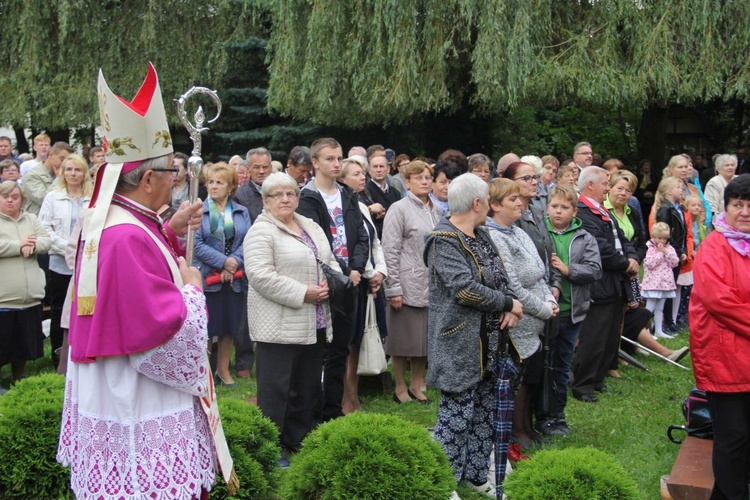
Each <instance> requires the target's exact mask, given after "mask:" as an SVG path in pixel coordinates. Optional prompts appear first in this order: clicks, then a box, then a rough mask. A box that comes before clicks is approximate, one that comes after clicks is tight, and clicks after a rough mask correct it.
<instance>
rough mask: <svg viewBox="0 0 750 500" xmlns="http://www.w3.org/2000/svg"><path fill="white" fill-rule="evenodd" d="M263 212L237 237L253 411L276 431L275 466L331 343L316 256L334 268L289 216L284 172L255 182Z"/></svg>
mask: <svg viewBox="0 0 750 500" xmlns="http://www.w3.org/2000/svg"><path fill="white" fill-rule="evenodd" d="M261 194H262V196H263V206H264V209H263V212H262V213H261V214H260V215H259V216H258V218H257V219H255V222H254V223H253V226H252V227H251V228H250V230H249V231H248V233H247V236H245V242H244V255H245V270H246V274H247V279H248V284H249V287H248V294H247V296H248V305H247V309H248V326H249V329H250V337H251V338H252V339H253V341H255V342H256V362H255V370H256V377H257V380H258V407H259V408H260V410H261V411H262V412H263V414H264V415H265V416H267V417H268V418H270V419H271V420H272V421H273V422H274V423H275V424H276V425H277V426H278V428H279V431H280V435H279V439H280V441H281V462H280V465H281V466H282V467H286V466H288V457H289V456H290V454H292V453H294V452H295V451H296V450H297V449H298V448H299V446H300V443H301V442H302V439H304V437H305V436H306V435H307V433H308V432H310V430H311V429H312V426H313V421H314V417H315V409H316V408H317V407H318V406H319V405H318V401H319V398H320V387H321V384H320V374H321V367H322V366H323V347H324V346H325V343H326V341H330V340H331V338H332V335H333V334H332V330H331V312H330V309H329V307H328V284H327V282H326V277H325V275H324V274H323V271H322V269H321V267H320V265H318V259H320V261H321V262H324V263H326V264H328V265H329V266H331V267H332V268H333V269H335V270H337V271H339V272H340V271H341V268H340V267H339V264H338V262H337V261H336V258H335V257H334V256H333V253H332V252H331V247H330V245H329V244H328V239H327V238H326V235H325V233H323V230H322V229H321V228H320V226H318V225H317V224H316V223H315V222H313V221H312V220H311V219H308V218H307V217H303V216H301V215H299V214H297V213H295V210H296V209H297V203H298V201H299V187H298V186H297V182H296V181H295V180H294V179H293V178H292V177H291V176H289V175H287V174H285V173H281V172H278V173H274V174H271V175H270V176H268V178H267V179H266V180H265V181H264V182H263V188H262V193H261Z"/></svg>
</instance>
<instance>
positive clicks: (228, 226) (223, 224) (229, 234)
mask: <svg viewBox="0 0 750 500" xmlns="http://www.w3.org/2000/svg"><path fill="white" fill-rule="evenodd" d="M208 214H209V222H210V228H211V235H212V236H214V237H215V238H216V239H218V240H221V241H226V240H228V239H231V238H234V220H232V200H227V204H226V206H225V207H224V213H223V214H222V213H221V212H220V211H219V208H218V207H217V206H216V203H214V200H213V199H212V198H209V199H208Z"/></svg>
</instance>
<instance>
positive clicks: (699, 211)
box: [683, 194, 719, 253]
mask: <svg viewBox="0 0 750 500" xmlns="http://www.w3.org/2000/svg"><path fill="white" fill-rule="evenodd" d="M683 206H684V207H685V210H686V211H687V212H688V213H689V214H690V218H691V219H692V223H693V253H695V252H696V251H697V250H698V245H700V243H701V241H703V240H704V239H705V238H706V236H707V234H708V228H707V227H706V207H704V206H703V200H701V197H700V196H698V195H697V194H691V195H690V196H688V197H687V198H685V202H684V203H683ZM716 215H719V214H716Z"/></svg>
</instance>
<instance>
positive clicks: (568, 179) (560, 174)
mask: <svg viewBox="0 0 750 500" xmlns="http://www.w3.org/2000/svg"><path fill="white" fill-rule="evenodd" d="M577 180H578V167H576V165H575V163H568V164H567V165H560V168H558V169H557V184H558V185H560V186H570V187H572V188H575V186H576V181H577Z"/></svg>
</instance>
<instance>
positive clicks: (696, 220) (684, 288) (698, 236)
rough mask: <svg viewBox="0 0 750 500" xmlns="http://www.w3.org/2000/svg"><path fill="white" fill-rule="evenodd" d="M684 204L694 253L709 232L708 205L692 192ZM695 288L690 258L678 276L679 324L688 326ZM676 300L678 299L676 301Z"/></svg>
mask: <svg viewBox="0 0 750 500" xmlns="http://www.w3.org/2000/svg"><path fill="white" fill-rule="evenodd" d="M682 206H683V207H684V209H685V212H687V214H688V215H689V216H690V220H691V229H692V231H691V232H692V235H693V248H689V249H688V251H689V252H690V251H691V250H692V253H693V255H695V252H696V251H697V250H698V245H700V243H701V241H703V239H704V238H705V237H706V233H707V232H708V230H707V228H706V207H704V206H703V200H701V197H700V196H698V195H697V194H691V195H690V196H688V197H687V198H685V201H684V202H683V204H682ZM688 240H689V238H688ZM692 289H693V259H691V258H689V259H688V260H687V261H686V262H685V263H684V264H683V265H682V266H681V267H680V274H679V276H677V292H676V295H677V297H679V299H680V307H679V310H678V311H677V320H676V323H677V326H678V327H682V326H687V324H688V315H687V311H688V304H689V303H690V292H691V291H692ZM675 302H676V301H675Z"/></svg>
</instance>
